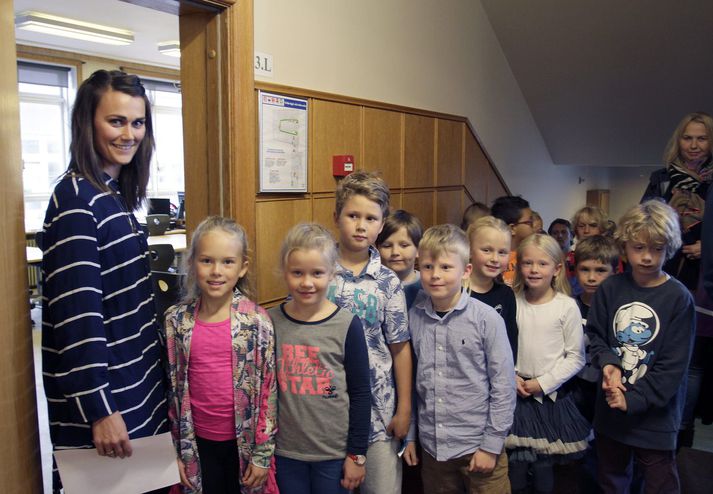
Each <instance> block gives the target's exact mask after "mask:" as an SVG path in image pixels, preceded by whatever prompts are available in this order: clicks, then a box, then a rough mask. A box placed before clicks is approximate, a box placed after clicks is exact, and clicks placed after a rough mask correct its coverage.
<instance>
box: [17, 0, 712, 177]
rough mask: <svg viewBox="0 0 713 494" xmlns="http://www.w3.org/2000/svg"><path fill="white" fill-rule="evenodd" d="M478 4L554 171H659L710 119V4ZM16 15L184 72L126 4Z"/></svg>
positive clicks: (65, 3)
mask: <svg viewBox="0 0 713 494" xmlns="http://www.w3.org/2000/svg"><path fill="white" fill-rule="evenodd" d="M260 1H262V0H260ZM481 1H482V4H483V6H484V8H485V11H486V13H487V14H488V17H489V19H490V22H491V24H492V27H493V29H494V31H495V33H496V35H497V37H498V40H499V41H500V45H501V46H502V49H503V52H504V54H505V56H506V58H507V60H508V62H509V64H510V68H511V70H512V72H513V74H514V76H515V78H516V80H517V81H518V84H519V86H520V88H521V90H522V92H523V94H524V96H525V99H526V100H527V103H528V105H529V108H530V111H531V112H532V115H533V118H534V120H535V122H536V123H537V125H538V127H539V130H540V132H541V133H542V136H543V138H544V140H545V144H546V145H547V147H548V149H549V151H550V155H551V156H552V159H553V161H554V162H555V163H556V164H560V165H583V166H633V165H657V164H659V163H660V162H661V154H662V152H663V148H664V146H665V144H666V141H667V140H668V138H669V136H670V134H671V132H672V130H673V128H674V127H675V125H676V123H677V122H678V120H679V119H680V118H681V117H682V116H683V115H684V114H686V113H688V112H690V111H697V110H703V111H708V112H709V113H713V56H712V55H713V1H711V0H677V1H676V2H673V1H670V0H626V1H621V0H577V1H566V0H536V1H535V0H481ZM14 3H15V12H22V11H24V10H39V11H43V12H48V13H54V14H59V15H63V16H66V17H74V18H78V19H82V20H85V21H90V22H97V23H99V24H108V25H111V26H114V27H119V28H124V29H130V30H132V31H134V33H135V39H136V41H135V42H134V44H132V45H130V46H124V47H113V46H109V45H100V44H93V43H88V42H82V41H73V40H70V39H68V38H59V37H53V36H48V35H42V34H38V33H31V32H29V31H23V30H16V36H17V40H18V42H20V43H25V44H33V45H40V46H48V47H52V48H58V49H64V50H71V51H77V52H83V53H89V54H94V55H101V56H108V57H113V58H118V59H122V60H131V61H136V62H142V63H148V64H155V65H160V66H165V67H174V68H177V67H178V66H179V59H175V58H170V57H167V56H165V55H161V54H160V53H158V50H157V49H156V44H157V43H158V42H160V41H168V40H176V39H178V17H176V16H174V15H171V14H166V13H162V12H158V11H155V10H150V9H146V8H143V7H139V6H136V5H131V4H128V3H125V2H121V1H119V0H57V1H54V2H47V1H46V0H15V2H14ZM446 5H447V3H444V8H445V6H446Z"/></svg>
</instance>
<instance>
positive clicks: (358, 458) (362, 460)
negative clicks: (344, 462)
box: [347, 453, 366, 467]
mask: <svg viewBox="0 0 713 494" xmlns="http://www.w3.org/2000/svg"><path fill="white" fill-rule="evenodd" d="M347 458H349V459H351V460H352V461H353V462H354V463H356V464H357V466H360V467H363V466H364V465H366V456H364V455H353V454H351V453H347Z"/></svg>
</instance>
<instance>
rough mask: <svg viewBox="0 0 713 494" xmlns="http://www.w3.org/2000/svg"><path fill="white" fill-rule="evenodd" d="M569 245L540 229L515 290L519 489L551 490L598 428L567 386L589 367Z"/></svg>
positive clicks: (514, 462)
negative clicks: (570, 278)
mask: <svg viewBox="0 0 713 494" xmlns="http://www.w3.org/2000/svg"><path fill="white" fill-rule="evenodd" d="M563 263H564V258H563V254H562V249H560V247H559V245H558V244H557V242H556V241H555V240H554V239H553V238H552V237H550V236H548V235H543V234H534V235H531V236H529V237H527V238H526V239H525V240H523V242H522V243H521V244H520V245H519V246H518V250H517V273H516V275H515V281H514V283H513V290H514V291H515V294H516V300H517V326H518V329H519V334H518V352H517V361H516V366H515V367H516V372H517V374H516V376H515V379H516V381H517V394H518V399H517V407H516V409H515V418H514V421H513V426H512V428H511V430H510V435H509V436H508V438H507V440H506V442H505V447H506V448H507V450H508V456H509V460H510V482H511V484H512V489H513V492H514V493H517V492H519V491H526V490H527V473H528V470H530V469H531V470H532V474H533V480H534V488H535V492H538V493H544V492H551V491H552V489H553V487H554V479H553V473H552V465H553V464H554V463H561V462H565V461H570V460H572V459H576V458H579V457H581V456H583V454H584V452H585V450H586V448H587V438H588V437H589V436H590V434H591V431H590V427H589V424H588V423H587V421H586V419H585V418H584V417H582V415H581V414H580V413H579V411H578V410H577V407H576V406H575V404H574V402H573V400H572V398H571V396H569V395H568V393H567V391H566V390H565V389H563V388H562V385H563V384H565V383H566V382H567V381H568V380H569V379H570V378H571V377H572V376H574V375H575V374H576V373H577V372H579V370H580V369H581V368H582V367H583V366H584V341H583V332H582V322H581V316H580V313H579V309H578V308H577V304H576V303H575V301H574V299H572V298H571V297H569V283H568V282H567V279H566V276H565V273H564V269H563Z"/></svg>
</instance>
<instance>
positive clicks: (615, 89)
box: [482, 0, 713, 166]
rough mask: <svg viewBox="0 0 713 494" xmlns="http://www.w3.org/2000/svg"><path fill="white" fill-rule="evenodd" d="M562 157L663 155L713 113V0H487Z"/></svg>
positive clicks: (655, 159) (595, 159)
mask: <svg viewBox="0 0 713 494" xmlns="http://www.w3.org/2000/svg"><path fill="white" fill-rule="evenodd" d="M482 4H483V6H484V8H485V11H486V12H487V14H488V17H489V19H490V22H491V24H492V27H493V29H494V31H495V33H496V35H497V37H498V40H499V41H500V45H501V46H502V49H503V51H504V53H505V56H506V58H507V60H508V62H509V64H510V68H511V70H512V72H513V74H514V76H515V78H516V80H517V81H518V83H519V85H520V88H521V90H522V92H523V94H524V96H525V99H526V100H527V103H528V105H529V107H530V111H531V112H532V115H533V117H534V119H535V122H536V123H537V125H538V127H539V129H540V132H541V133H542V136H543V138H544V140H545V144H546V145H547V147H548V149H549V151H550V155H551V156H552V159H553V161H554V162H555V163H556V164H561V165H591V166H607V165H608V166H625V165H646V164H660V163H661V156H662V154H663V148H664V146H665V145H666V142H667V141H668V138H669V137H670V135H671V133H672V131H673V129H674V128H675V126H676V124H677V123H678V121H679V120H680V119H681V117H683V115H685V114H686V113H689V112H692V111H699V110H703V111H707V112H708V113H713V1H711V0H677V1H675V2H674V1H670V0H626V1H621V0H577V1H566V0H537V1H535V0H482Z"/></svg>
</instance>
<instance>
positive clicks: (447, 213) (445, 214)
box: [436, 188, 463, 225]
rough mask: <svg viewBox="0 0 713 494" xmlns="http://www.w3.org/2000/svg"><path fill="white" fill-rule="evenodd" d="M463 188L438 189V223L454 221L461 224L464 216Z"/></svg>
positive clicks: (455, 223)
mask: <svg viewBox="0 0 713 494" xmlns="http://www.w3.org/2000/svg"><path fill="white" fill-rule="evenodd" d="M462 197H463V192H462V189H461V188H455V189H450V190H438V191H437V192H436V224H441V223H453V224H454V225H460V220H461V219H462V218H463V205H462V203H461V200H462Z"/></svg>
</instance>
